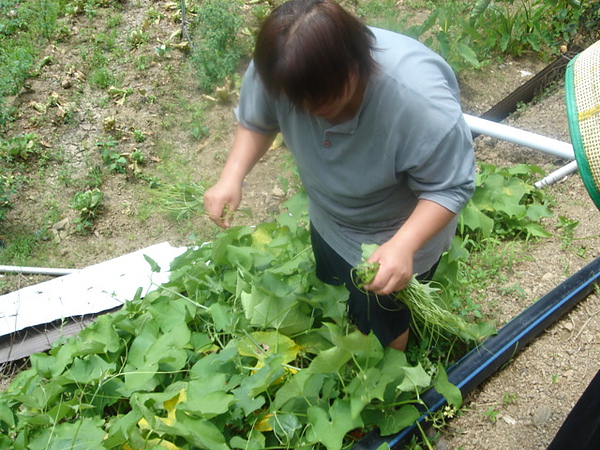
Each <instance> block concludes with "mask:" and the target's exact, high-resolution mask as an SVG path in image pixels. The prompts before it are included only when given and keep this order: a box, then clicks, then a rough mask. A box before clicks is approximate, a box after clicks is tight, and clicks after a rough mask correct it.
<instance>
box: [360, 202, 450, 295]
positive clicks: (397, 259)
mask: <svg viewBox="0 0 600 450" xmlns="http://www.w3.org/2000/svg"><path fill="white" fill-rule="evenodd" d="M454 216H455V214H454V213H453V212H452V211H450V210H449V209H446V208H445V207H443V206H441V205H439V204H438V203H435V202H432V201H430V200H419V202H418V203H417V207H416V208H415V210H414V211H413V212H412V214H411V215H410V216H409V218H408V220H407V221H406V222H405V223H404V225H402V227H400V229H399V230H398V232H397V233H396V234H395V235H394V236H393V237H392V238H391V239H390V240H389V241H387V242H385V243H384V244H382V245H381V246H380V247H379V248H378V249H377V250H376V251H374V252H373V254H372V255H371V258H370V259H369V262H371V263H374V262H377V263H379V270H378V271H377V276H376V277H375V279H374V280H373V281H372V282H371V283H370V284H369V285H368V286H365V287H366V288H367V289H369V290H371V291H373V292H375V293H376V294H380V295H386V294H390V293H392V292H395V291H399V290H400V289H403V288H404V287H406V285H407V284H408V282H409V281H410V278H411V277H412V275H413V259H414V256H415V253H416V252H417V251H418V250H419V249H420V248H421V247H423V245H425V243H426V242H427V241H429V239H431V238H432V237H433V236H435V235H436V234H437V233H439V232H440V231H441V230H442V229H443V228H444V227H445V226H446V225H448V224H449V223H450V222H451V221H452V219H453V218H454Z"/></svg>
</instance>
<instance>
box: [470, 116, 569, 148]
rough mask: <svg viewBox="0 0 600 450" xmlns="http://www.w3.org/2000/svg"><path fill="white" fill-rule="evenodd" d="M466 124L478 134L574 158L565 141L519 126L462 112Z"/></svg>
mask: <svg viewBox="0 0 600 450" xmlns="http://www.w3.org/2000/svg"><path fill="white" fill-rule="evenodd" d="M463 116H464V118H465V120H466V122H467V125H469V128H470V129H471V131H474V132H475V133H478V134H485V135H487V136H492V137H495V138H498V139H502V140H503V141H508V142H512V143H514V144H519V145H523V146H525V147H529V148H532V149H534V150H540V151H542V152H544V153H549V154H551V155H555V156H560V157H561V158H565V159H575V153H574V152H573V146H572V145H571V144H569V143H567V142H563V141H559V140H557V139H552V138H549V137H546V136H541V135H539V134H535V133H531V132H529V131H525V130H521V129H519V128H514V127H510V126H508V125H503V124H501V123H497V122H493V121H491V120H486V119H481V118H479V117H475V116H471V115H468V114H463Z"/></svg>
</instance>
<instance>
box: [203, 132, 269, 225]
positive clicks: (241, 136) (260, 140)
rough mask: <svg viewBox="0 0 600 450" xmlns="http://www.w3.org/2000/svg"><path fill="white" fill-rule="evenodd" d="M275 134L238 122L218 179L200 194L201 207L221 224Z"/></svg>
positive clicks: (227, 219)
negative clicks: (245, 179) (249, 127)
mask: <svg viewBox="0 0 600 450" xmlns="http://www.w3.org/2000/svg"><path fill="white" fill-rule="evenodd" d="M275 136H276V134H262V133H258V132H256V131H252V130H250V129H248V128H246V127H244V126H242V125H238V127H237V130H236V133H235V138H234V140H233V145H232V147H231V152H230V154H229V157H228V158H227V162H226V163H225V166H224V167H223V171H222V172H221V177H220V178H219V181H218V182H217V183H216V184H215V185H214V186H212V187H211V188H210V189H208V190H207V191H206V193H205V194H204V210H205V211H206V212H207V213H208V216H209V217H210V219H211V220H212V221H213V222H214V223H216V224H217V225H218V226H220V227H221V228H228V227H230V226H231V213H232V212H233V211H235V210H237V208H238V206H239V205H240V202H241V201H242V184H243V182H244V178H245V177H246V175H248V173H250V171H251V170H252V168H253V167H254V166H255V165H256V163H257V162H258V161H259V160H260V158H261V157H262V156H263V155H264V154H265V153H266V152H267V150H268V149H269V147H270V146H271V144H272V143H273V140H274V139H275Z"/></svg>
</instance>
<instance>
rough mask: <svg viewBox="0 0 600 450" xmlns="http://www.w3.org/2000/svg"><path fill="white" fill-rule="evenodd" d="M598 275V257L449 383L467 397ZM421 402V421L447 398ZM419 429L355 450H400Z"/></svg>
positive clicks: (491, 341)
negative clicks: (380, 449)
mask: <svg viewBox="0 0 600 450" xmlns="http://www.w3.org/2000/svg"><path fill="white" fill-rule="evenodd" d="M599 276H600V258H596V259H595V260H594V261H592V262H591V263H590V264H588V265H587V266H585V267H584V268H583V269H581V270H580V271H578V272H577V273H575V274H574V275H572V276H571V277H569V278H568V279H567V280H565V281H564V282H563V283H561V284H560V285H558V286H557V287H555V288H554V289H552V290H551V291H550V292H548V293H547V294H546V295H544V296H543V297H542V298H540V299H539V300H538V301H537V302H535V303H534V304H532V305H531V306H530V307H528V308H527V309H525V310H524V311H523V312H521V313H520V314H519V315H518V316H516V317H515V318H514V319H512V320H511V321H510V322H509V323H507V324H506V325H504V326H503V327H502V328H501V329H500V330H499V331H498V334H496V335H495V336H492V337H490V338H488V339H486V340H485V341H484V342H483V343H481V344H480V345H479V346H478V347H476V348H475V349H473V350H472V351H471V352H469V353H468V354H467V355H465V356H464V357H463V358H462V359H461V360H460V361H458V362H457V363H456V364H455V365H453V366H452V367H451V368H450V369H448V381H450V383H452V384H454V385H455V386H457V387H458V388H459V389H460V391H461V393H462V395H463V398H464V397H465V396H466V395H467V394H469V393H470V392H472V391H473V389H475V388H476V387H477V386H479V385H480V384H481V383H482V382H483V381H485V380H486V379H487V378H488V377H490V376H491V375H493V374H494V373H495V372H496V371H497V370H498V369H499V368H501V367H502V366H503V365H504V364H506V363H507V362H508V361H510V360H511V359H512V358H513V357H514V356H515V355H516V354H517V353H518V352H519V351H520V350H522V349H523V347H525V346H526V345H527V344H529V343H530V342H531V341H532V340H533V339H534V338H535V337H536V336H537V335H538V334H540V333H541V332H542V331H543V330H544V329H546V328H547V327H548V326H549V325H550V324H552V323H553V322H555V321H556V320H558V319H559V318H560V317H561V316H562V315H563V314H565V313H566V312H567V311H569V310H570V309H571V308H572V307H573V306H575V305H576V304H577V303H579V302H580V301H581V300H582V299H584V298H585V297H587V296H588V295H589V294H590V293H591V292H592V291H593V289H594V285H595V283H596V282H597V280H598V277H599ZM421 400H423V403H424V404H425V405H426V406H422V407H421V412H422V414H423V415H422V416H421V418H420V419H419V421H420V422H423V421H424V420H425V418H426V417H427V416H428V415H429V414H431V413H433V412H436V411H438V410H439V409H440V408H442V407H443V406H444V405H446V400H445V399H444V397H443V396H441V395H440V394H439V393H438V392H437V391H435V390H434V389H429V390H428V391H426V392H425V393H423V395H422V396H421ZM417 430H418V426H417V424H415V425H413V426H412V427H409V428H406V429H404V430H402V431H401V432H400V433H398V434H396V435H392V436H383V437H382V436H379V434H378V433H377V432H371V433H369V434H368V435H367V436H365V437H364V438H363V439H361V440H360V441H359V442H358V443H357V444H356V445H355V446H354V447H353V448H354V449H356V450H360V449H376V448H378V447H379V446H380V445H382V444H384V443H386V442H387V443H388V445H389V446H390V448H392V449H401V448H404V446H405V445H406V444H407V443H408V441H409V440H410V438H411V437H412V436H413V435H414V434H415V433H416V432H417Z"/></svg>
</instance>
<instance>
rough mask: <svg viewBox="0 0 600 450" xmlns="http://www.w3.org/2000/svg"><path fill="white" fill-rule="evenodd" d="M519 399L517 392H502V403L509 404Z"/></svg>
mask: <svg viewBox="0 0 600 450" xmlns="http://www.w3.org/2000/svg"><path fill="white" fill-rule="evenodd" d="M518 399H519V394H517V393H516V392H505V393H504V394H502V404H503V405H510V404H511V403H515V402H516V401H517V400H518Z"/></svg>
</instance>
